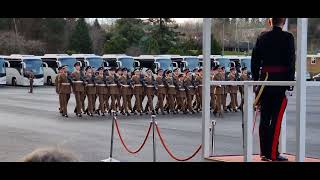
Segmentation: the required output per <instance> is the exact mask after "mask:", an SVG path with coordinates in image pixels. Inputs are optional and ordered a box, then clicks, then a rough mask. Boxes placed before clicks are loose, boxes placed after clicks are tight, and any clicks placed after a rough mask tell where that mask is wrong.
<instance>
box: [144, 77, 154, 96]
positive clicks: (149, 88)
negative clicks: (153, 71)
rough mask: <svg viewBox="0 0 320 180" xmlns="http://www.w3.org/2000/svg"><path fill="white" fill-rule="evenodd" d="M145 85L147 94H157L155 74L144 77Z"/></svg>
mask: <svg viewBox="0 0 320 180" xmlns="http://www.w3.org/2000/svg"><path fill="white" fill-rule="evenodd" d="M144 87H145V92H146V94H147V95H154V94H155V79H154V78H153V76H151V77H149V76H145V77H144Z"/></svg>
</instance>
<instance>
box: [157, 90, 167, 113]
mask: <svg viewBox="0 0 320 180" xmlns="http://www.w3.org/2000/svg"><path fill="white" fill-rule="evenodd" d="M164 96H165V95H164V94H162V93H159V94H158V103H157V109H156V110H158V109H160V110H161V112H164V111H163V100H164Z"/></svg>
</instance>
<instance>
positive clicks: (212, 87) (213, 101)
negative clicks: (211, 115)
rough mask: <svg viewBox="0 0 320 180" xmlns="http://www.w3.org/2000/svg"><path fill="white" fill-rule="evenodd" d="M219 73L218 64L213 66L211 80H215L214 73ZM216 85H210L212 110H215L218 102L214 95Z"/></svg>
mask: <svg viewBox="0 0 320 180" xmlns="http://www.w3.org/2000/svg"><path fill="white" fill-rule="evenodd" d="M216 74H217V69H216V66H214V67H213V68H211V74H210V80H211V81H213V77H214V75H216ZM215 88H216V87H215V86H214V85H211V86H210V107H211V110H212V111H214V110H215V104H216V97H215V95H214V89H215Z"/></svg>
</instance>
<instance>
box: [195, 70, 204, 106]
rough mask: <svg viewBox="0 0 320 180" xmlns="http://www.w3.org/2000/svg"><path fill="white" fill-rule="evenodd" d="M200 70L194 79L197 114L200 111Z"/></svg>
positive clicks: (201, 77)
mask: <svg viewBox="0 0 320 180" xmlns="http://www.w3.org/2000/svg"><path fill="white" fill-rule="evenodd" d="M202 79H203V76H202V68H200V69H199V70H198V73H197V77H196V79H195V86H196V102H197V103H196V107H195V110H196V111H197V112H199V111H201V109H202Z"/></svg>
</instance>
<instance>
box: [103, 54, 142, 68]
mask: <svg viewBox="0 0 320 180" xmlns="http://www.w3.org/2000/svg"><path fill="white" fill-rule="evenodd" d="M102 58H103V60H104V61H105V62H108V67H118V68H127V69H128V71H129V72H132V71H133V70H134V69H135V68H137V67H140V62H139V61H136V60H134V59H133V57H132V56H127V55H124V54H104V55H103V56H102Z"/></svg>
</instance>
